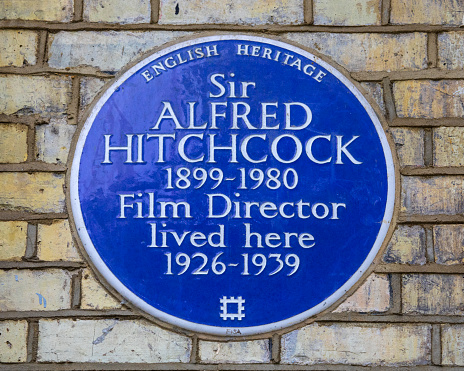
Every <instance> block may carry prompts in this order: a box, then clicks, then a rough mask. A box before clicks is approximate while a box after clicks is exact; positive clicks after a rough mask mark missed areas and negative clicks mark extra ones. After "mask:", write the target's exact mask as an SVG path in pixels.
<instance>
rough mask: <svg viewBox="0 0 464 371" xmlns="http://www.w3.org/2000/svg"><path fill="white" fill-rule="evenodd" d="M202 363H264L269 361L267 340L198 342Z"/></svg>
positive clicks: (269, 353)
mask: <svg viewBox="0 0 464 371" xmlns="http://www.w3.org/2000/svg"><path fill="white" fill-rule="evenodd" d="M199 347H200V351H199V355H200V360H201V362H202V363H266V362H270V360H271V351H270V346H269V340H255V341H241V342H235V341H234V342H229V343H219V342H212V341H200V344H199Z"/></svg>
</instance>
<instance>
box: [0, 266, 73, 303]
mask: <svg viewBox="0 0 464 371" xmlns="http://www.w3.org/2000/svg"><path fill="white" fill-rule="evenodd" d="M0 283H1V284H0V311H26V310H41V311H43V310H60V309H69V308H70V305H71V275H70V273H69V272H67V271H62V270H58V269H48V270H26V269H21V270H17V269H11V270H5V271H0Z"/></svg>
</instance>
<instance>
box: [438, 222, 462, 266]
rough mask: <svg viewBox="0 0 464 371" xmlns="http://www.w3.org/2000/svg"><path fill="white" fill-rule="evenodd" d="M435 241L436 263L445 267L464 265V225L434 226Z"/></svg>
mask: <svg viewBox="0 0 464 371" xmlns="http://www.w3.org/2000/svg"><path fill="white" fill-rule="evenodd" d="M433 241H434V249H435V262H436V263H438V264H445V265H454V264H463V263H464V225H462V224H449V225H436V226H434V227H433Z"/></svg>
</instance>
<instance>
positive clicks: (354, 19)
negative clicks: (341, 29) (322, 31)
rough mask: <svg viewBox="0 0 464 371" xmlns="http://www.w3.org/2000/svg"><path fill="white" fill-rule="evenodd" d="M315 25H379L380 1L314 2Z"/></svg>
mask: <svg viewBox="0 0 464 371" xmlns="http://www.w3.org/2000/svg"><path fill="white" fill-rule="evenodd" d="M313 4H314V5H313V7H314V10H313V12H314V24H321V25H330V26H367V25H379V24H380V19H381V4H380V1H379V0H313Z"/></svg>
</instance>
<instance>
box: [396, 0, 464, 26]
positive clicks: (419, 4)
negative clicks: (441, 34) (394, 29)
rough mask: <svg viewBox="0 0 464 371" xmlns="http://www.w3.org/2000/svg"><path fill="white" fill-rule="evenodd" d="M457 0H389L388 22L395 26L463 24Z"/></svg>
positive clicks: (461, 8)
mask: <svg viewBox="0 0 464 371" xmlns="http://www.w3.org/2000/svg"><path fill="white" fill-rule="evenodd" d="M462 12H464V4H463V3H462V2H461V1H459V0H391V15H390V21H391V23H395V24H415V23H424V24H443V25H449V26H460V25H462V24H463V19H462Z"/></svg>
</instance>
